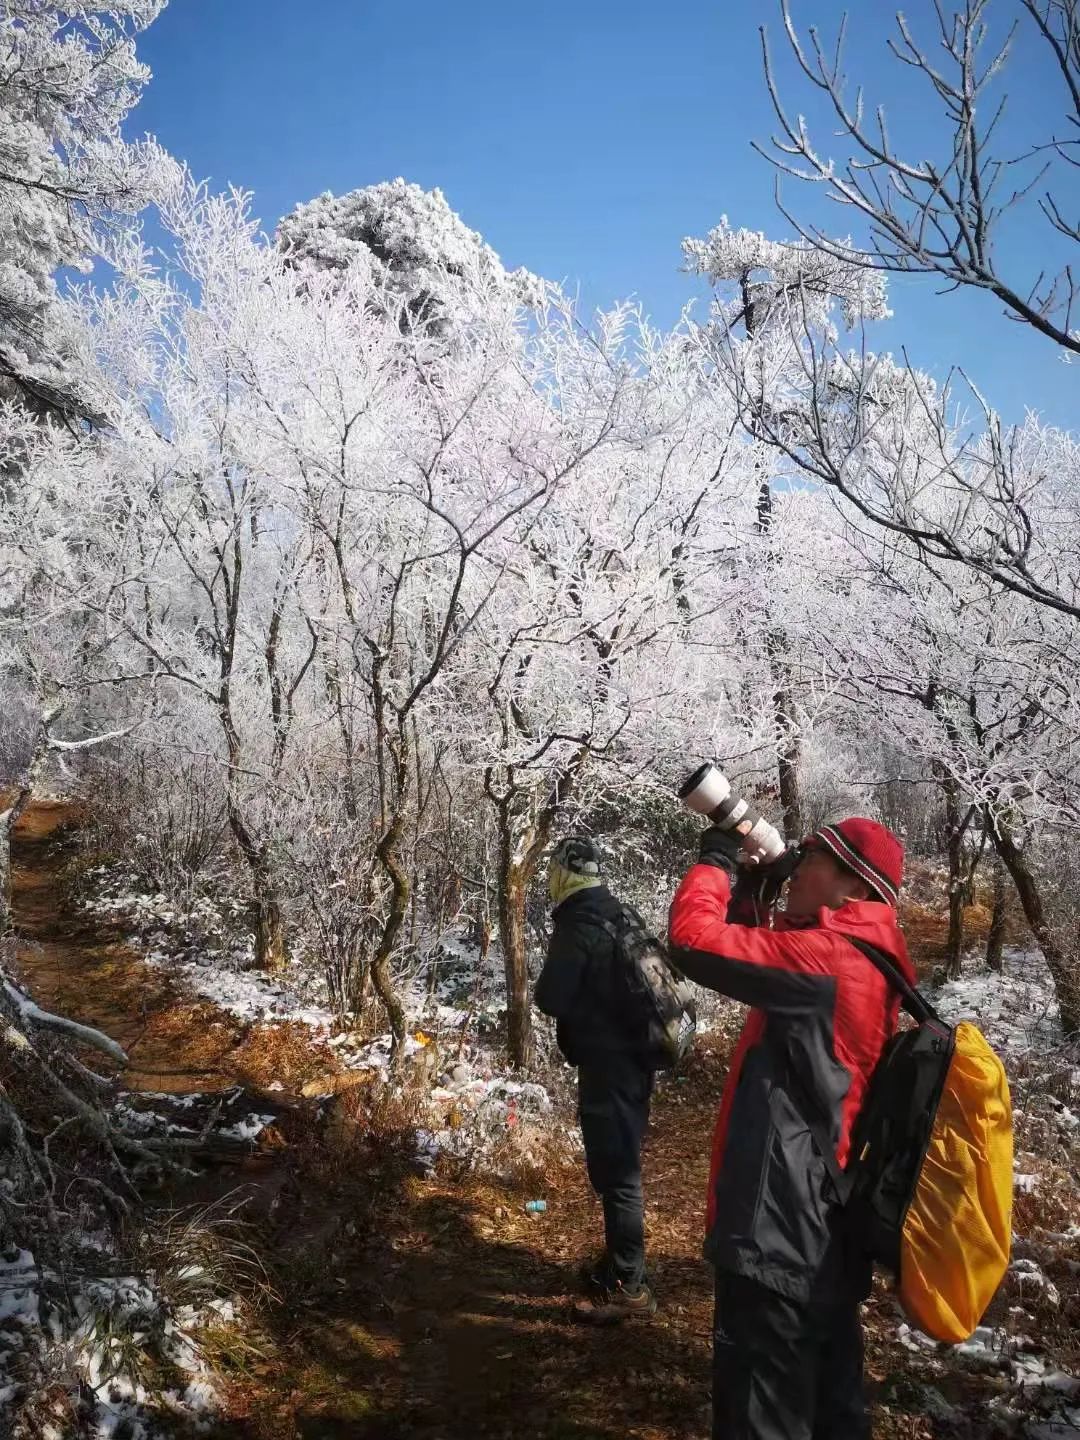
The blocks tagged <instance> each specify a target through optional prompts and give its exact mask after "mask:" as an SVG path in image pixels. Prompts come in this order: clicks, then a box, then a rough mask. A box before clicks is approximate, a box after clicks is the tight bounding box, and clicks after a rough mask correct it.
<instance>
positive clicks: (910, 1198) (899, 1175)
mask: <svg viewBox="0 0 1080 1440" xmlns="http://www.w3.org/2000/svg"><path fill="white" fill-rule="evenodd" d="M852 943H853V944H856V945H857V948H858V949H860V950H862V951H863V953H864V954H865V955H866V956H867V957H868V959H870V960H871V961H872V962H873V963H874V964H875V965H876V966H877V968H878V969H879V970H880V971H881V973H882V974H883V975H884V976H885V978H886V979H887V980H888V981H889V982H890V983H891V984H892V985H893V986H895V988H896V989H897V990H899V991H900V993H901V995H902V996H903V1003H904V1008H905V1010H907V1011H908V1013H909V1014H910V1015H911V1016H912V1017H913V1018H914V1019H915V1021H916V1022H917V1023H916V1026H915V1028H914V1029H909V1030H903V1031H901V1032H900V1033H899V1034H897V1035H895V1036H894V1037H893V1038H892V1040H890V1042H889V1044H888V1045H887V1046H886V1048H885V1051H884V1053H883V1054H882V1057H881V1060H880V1061H879V1063H878V1066H877V1069H876V1070H875V1071H874V1075H873V1078H872V1080H871V1083H870V1089H869V1092H868V1094H867V1098H866V1102H865V1104H864V1106H863V1108H862V1111H861V1112H860V1115H859V1118H858V1120H857V1121H856V1124H855V1129H854V1133H853V1135H852V1145H851V1160H850V1161H849V1164H848V1168H847V1170H846V1172H844V1173H843V1177H842V1188H841V1194H842V1198H845V1199H846V1202H847V1216H848V1219H849V1221H850V1226H851V1234H852V1237H853V1239H854V1240H855V1241H856V1243H857V1244H859V1245H860V1246H861V1247H862V1249H863V1251H864V1253H866V1254H868V1255H869V1256H870V1257H871V1258H872V1259H874V1260H876V1261H878V1262H880V1263H881V1264H883V1265H885V1266H887V1267H888V1268H889V1269H890V1270H891V1271H892V1272H893V1274H894V1275H896V1277H897V1279H898V1282H899V1295H900V1302H901V1304H902V1305H903V1307H904V1310H905V1311H906V1313H907V1315H908V1317H909V1319H910V1320H911V1321H912V1323H913V1324H915V1325H917V1326H918V1327H919V1329H920V1330H922V1331H924V1332H925V1333H926V1334H927V1335H929V1336H931V1337H932V1338H933V1339H935V1340H945V1341H948V1342H950V1343H953V1344H956V1343H958V1342H960V1341H962V1340H966V1339H968V1337H969V1336H970V1335H971V1333H972V1332H973V1331H974V1329H975V1327H976V1326H977V1325H978V1324H979V1322H980V1320H981V1319H982V1317H983V1313H984V1312H985V1310H986V1307H987V1306H988V1305H989V1303H990V1301H991V1300H992V1299H993V1296H994V1293H995V1291H996V1290H997V1288H998V1286H999V1285H1000V1284H1001V1281H1002V1279H1003V1277H1004V1275H1005V1271H1006V1270H1007V1268H1008V1264H1009V1247H1010V1244H1011V1240H1012V1196H1013V1141H1012V1105H1011V1102H1010V1099H1009V1085H1008V1081H1007V1080H1006V1078H1005V1070H1004V1067H1003V1066H1002V1063H1001V1061H1000V1060H999V1059H998V1057H997V1056H996V1055H995V1054H994V1052H993V1050H992V1049H991V1048H990V1046H989V1045H988V1044H987V1042H986V1040H985V1038H984V1037H983V1035H982V1034H981V1033H980V1031H979V1030H977V1029H976V1028H975V1026H974V1025H969V1024H967V1023H966V1022H961V1023H960V1024H959V1025H957V1026H955V1027H953V1026H950V1025H947V1024H946V1023H945V1022H944V1021H943V1020H942V1019H941V1017H940V1016H939V1015H938V1014H937V1013H936V1012H935V1011H934V1009H933V1007H932V1006H931V1005H930V1004H929V1002H928V1001H927V1000H926V999H925V998H924V997H923V996H922V995H921V994H920V993H919V992H918V991H917V990H916V989H914V987H913V986H911V985H909V984H908V982H907V981H906V980H905V979H904V977H903V976H902V975H901V974H900V972H899V971H898V970H897V969H896V967H895V966H894V965H893V964H892V962H891V961H890V960H889V958H888V957H887V956H885V955H883V954H882V953H881V952H880V951H878V950H876V949H874V947H872V946H870V945H866V944H863V943H859V942H856V941H852ZM830 1168H831V1167H830Z"/></svg>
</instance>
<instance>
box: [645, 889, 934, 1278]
mask: <svg viewBox="0 0 1080 1440" xmlns="http://www.w3.org/2000/svg"><path fill="white" fill-rule="evenodd" d="M730 895H731V890H730V882H729V880H728V877H727V874H726V872H725V871H724V870H722V869H720V868H719V867H717V866H715V865H709V864H699V865H695V866H693V867H692V869H691V870H690V871H689V873H688V874H687V875H686V877H685V879H684V880H683V882H682V884H681V885H680V886H679V889H678V892H677V894H676V896H675V899H674V901H673V902H672V906H671V917H670V926H669V938H670V941H671V946H672V953H673V958H674V959H675V961H676V963H677V964H678V965H679V967H680V968H681V969H682V970H683V971H684V972H685V974H686V975H687V976H689V978H690V979H691V980H694V981H696V982H697V984H699V985H704V986H706V987H707V988H709V989H711V990H718V991H719V992H720V993H721V994H723V995H729V996H731V997H732V999H734V1000H740V1001H742V1002H744V1003H745V1004H747V1005H750V1006H751V1007H752V1009H751V1011H750V1014H749V1016H748V1017H747V1019H746V1023H745V1024H744V1026H743V1030H742V1035H741V1036H740V1039H739V1043H738V1046H737V1048H736V1051H735V1054H734V1057H733V1058H732V1062H731V1069H730V1071H729V1074H728V1078H727V1083H726V1084H725V1086H724V1093H723V1097H722V1101H721V1105H720V1114H719V1117H718V1119H717V1123H716V1130H715V1132H714V1135H713V1149H712V1169H711V1173H710V1178H709V1206H708V1238H707V1240H706V1246H705V1252H706V1255H707V1256H708V1257H709V1259H711V1260H712V1261H713V1263H714V1264H715V1265H716V1266H717V1267H718V1268H719V1269H723V1270H731V1271H734V1272H735V1273H737V1274H740V1275H745V1276H747V1277H748V1278H750V1279H753V1280H756V1281H758V1282H759V1283H760V1284H763V1285H766V1286H768V1287H769V1288H771V1289H774V1290H778V1291H780V1292H781V1293H783V1294H785V1295H789V1296H791V1297H792V1298H793V1299H802V1300H805V1299H810V1298H815V1299H816V1298H830V1297H833V1296H840V1295H849V1294H850V1293H851V1292H852V1290H853V1289H862V1288H863V1287H864V1286H865V1284H866V1282H867V1280H868V1271H866V1269H865V1267H863V1266H862V1265H856V1264H854V1263H853V1262H852V1261H851V1260H850V1258H849V1257H848V1256H847V1255H846V1254H845V1253H844V1246H843V1237H842V1233H841V1229H840V1226H839V1225H838V1223H837V1220H838V1208H839V1207H838V1201H837V1197H836V1195H835V1191H834V1188H833V1186H832V1183H831V1181H830V1180H829V1178H828V1173H827V1170H826V1167H825V1162H824V1161H823V1160H822V1158H821V1155H820V1153H819V1152H818V1150H817V1147H816V1146H815V1144H814V1141H813V1138H812V1137H811V1134H810V1130H809V1127H808V1125H807V1123H806V1120H805V1118H804V1116H805V1114H806V1112H807V1109H808V1107H810V1106H813V1109H814V1112H815V1118H817V1119H818V1120H819V1121H820V1125H819V1129H824V1130H825V1132H826V1133H827V1134H829V1135H830V1136H831V1137H832V1139H833V1142H834V1144H835V1146H836V1158H837V1161H838V1162H839V1164H840V1165H841V1166H844V1165H845V1164H846V1163H847V1158H848V1147H849V1144H850V1139H851V1127H852V1124H853V1123H854V1120H855V1117H856V1115H857V1114H858V1111H859V1107H860V1106H861V1104H862V1101H863V1097H864V1095H865V1094H866V1088H867V1084H868V1082H869V1079H870V1075H871V1073H872V1071H873V1069H874V1067H875V1065H876V1064H877V1061H878V1058H879V1056H880V1055H881V1051H882V1049H883V1047H884V1045H885V1043H886V1041H887V1040H888V1039H889V1038H890V1036H891V1035H892V1034H893V1031H894V1029H895V1027H896V1017H897V1013H898V1010H899V1004H900V1001H899V996H898V995H896V994H895V993H894V992H892V991H891V989H890V987H889V986H888V985H887V984H886V982H885V980H884V979H883V977H882V976H881V974H880V972H879V971H878V970H877V969H876V968H875V966H874V965H873V963H872V962H871V961H870V960H869V959H868V958H867V956H866V955H864V954H863V953H862V952H861V951H860V950H858V949H857V948H856V947H855V946H854V945H851V944H849V943H848V940H847V939H846V937H847V936H849V935H850V936H854V937H856V938H858V939H860V940H863V941H866V942H868V943H869V944H871V945H874V946H876V947H877V948H878V949H879V950H883V951H885V953H886V954H887V955H889V956H890V957H891V958H892V960H893V961H894V962H895V963H896V964H897V966H898V968H899V969H900V970H901V971H902V972H903V973H904V974H905V975H906V976H907V977H908V978H909V979H910V980H912V981H914V979H915V975H914V971H913V969H912V965H911V962H910V960H909V959H908V954H907V948H906V946H905V944H904V937H903V935H902V934H901V933H900V930H899V928H898V926H897V923H896V912H895V911H894V910H893V908H892V906H891V905H886V904H884V903H883V902H879V901H870V900H856V901H849V903H848V904H846V905H844V906H842V907H841V908H840V909H839V910H821V911H820V912H819V914H818V916H817V920H816V922H801V923H800V922H798V921H787V920H785V917H784V916H783V915H779V916H777V923H776V928H775V929H766V928H763V927H757V926H756V925H755V924H754V916H753V907H752V906H751V907H749V911H750V913H746V909H745V908H744V907H740V908H739V915H738V916H736V915H735V914H734V913H733V914H732V916H731V917H730V918H729V916H728V904H729V900H730Z"/></svg>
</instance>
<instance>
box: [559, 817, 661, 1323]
mask: <svg viewBox="0 0 1080 1440" xmlns="http://www.w3.org/2000/svg"><path fill="white" fill-rule="evenodd" d="M600 863H601V857H600V851H599V849H598V848H597V846H596V845H595V844H594V843H593V842H592V841H591V840H589V839H577V838H571V839H568V840H564V841H563V842H562V843H561V844H560V845H559V846H558V847H557V848H556V850H555V852H554V854H553V855H552V857H551V863H550V868H549V871H548V891H549V894H550V896H551V900H552V903H553V905H554V910H553V912H552V920H553V928H552V934H551V943H550V945H549V948H548V954H547V960H546V962H545V964H544V968H543V970H542V971H541V973H540V978H539V979H538V980H537V982H536V991H535V995H534V999H535V1001H536V1004H537V1006H538V1007H539V1008H540V1009H541V1010H542V1011H543V1012H544V1013H545V1014H546V1015H551V1016H554V1018H555V1020H556V1037H557V1039H558V1043H559V1049H560V1050H561V1051H562V1053H563V1055H564V1056H565V1057H566V1059H567V1060H568V1061H569V1062H570V1064H571V1065H576V1066H577V1069H578V1118H579V1120H580V1122H581V1135H582V1139H583V1141H584V1143H585V1163H586V1166H587V1169H588V1173H589V1181H590V1183H591V1184H592V1187H593V1189H594V1190H595V1191H596V1193H597V1195H599V1197H600V1199H601V1201H602V1202H603V1207H604V1233H605V1241H606V1243H605V1248H604V1253H603V1255H602V1256H601V1257H600V1258H599V1259H598V1260H597V1261H596V1262H594V1263H591V1264H590V1265H589V1266H587V1267H586V1270H585V1272H584V1274H583V1279H584V1280H585V1281H586V1285H587V1288H588V1292H589V1298H588V1300H587V1301H586V1302H585V1303H584V1304H583V1305H580V1306H578V1307H577V1308H578V1314H579V1316H580V1317H581V1318H582V1319H584V1320H588V1321H591V1322H593V1323H596V1324H617V1323H618V1322H619V1321H622V1320H625V1319H628V1318H631V1317H639V1318H642V1317H648V1316H650V1315H652V1314H653V1313H654V1311H655V1309H656V1301H655V1299H654V1298H653V1294H652V1291H651V1289H650V1287H649V1285H648V1284H647V1282H646V1279H645V1218H644V1207H643V1201H642V1193H641V1142H642V1139H643V1138H644V1135H645V1131H646V1128H647V1127H648V1123H649V1100H650V1098H651V1096H652V1088H653V1072H652V1069H651V1067H650V1065H649V1063H648V1062H647V1060H646V1059H645V1057H644V1056H642V1055H641V1054H640V1052H639V1050H638V1048H637V1042H636V1041H635V1039H634V1037H633V1035H632V1034H631V1032H630V1028H629V1026H628V1024H627V1022H626V1021H625V1019H624V1018H623V1004H624V1002H623V1000H622V992H621V991H620V988H619V986H620V976H619V974H618V969H617V966H618V962H619V957H618V954H617V951H616V948H615V938H614V936H613V934H612V933H611V931H610V930H609V929H607V928H606V926H614V927H615V928H616V929H617V928H618V926H619V923H620V918H621V915H622V907H621V906H620V904H619V902H618V901H617V900H616V899H615V897H614V896H613V895H612V894H611V891H610V890H609V889H608V888H607V886H606V885H605V884H604V882H603V880H602V878H601V875H600Z"/></svg>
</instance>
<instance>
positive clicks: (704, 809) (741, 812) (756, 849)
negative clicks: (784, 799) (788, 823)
mask: <svg viewBox="0 0 1080 1440" xmlns="http://www.w3.org/2000/svg"><path fill="white" fill-rule="evenodd" d="M679 799H680V800H681V801H682V802H683V804H684V805H686V806H687V807H688V808H689V809H691V810H693V811H694V812H695V813H696V814H698V815H705V816H707V817H708V819H709V820H711V821H712V823H713V824H714V825H715V826H717V828H718V829H720V830H730V831H732V832H733V834H734V835H736V836H737V837H738V841H739V844H740V846H741V847H742V849H743V851H744V852H745V854H746V856H747V858H748V859H750V860H754V861H757V862H758V863H759V864H763V865H767V864H769V863H770V862H771V861H773V860H778V859H779V858H780V856H781V855H783V854H784V853H785V852H786V850H787V848H788V847H787V844H786V843H785V841H784V837H783V836H782V835H781V834H780V832H779V830H777V828H776V826H775V825H773V824H771V823H770V821H768V820H766V819H765V817H764V815H759V814H758V812H757V811H756V810H754V809H752V808H751V807H750V805H749V804H748V803H747V801H745V800H743V799H742V798H741V797H740V796H738V795H735V794H734V793H733V792H732V789H731V782H730V781H729V780H728V778H727V776H726V775H725V774H724V772H723V771H722V770H721V769H720V768H719V766H718V765H714V764H713V762H712V761H711V760H707V761H706V762H705V764H704V765H699V766H698V768H697V769H696V770H695V771H694V773H693V774H692V775H688V776H687V777H686V779H685V780H684V781H683V783H682V784H681V785H680V786H679Z"/></svg>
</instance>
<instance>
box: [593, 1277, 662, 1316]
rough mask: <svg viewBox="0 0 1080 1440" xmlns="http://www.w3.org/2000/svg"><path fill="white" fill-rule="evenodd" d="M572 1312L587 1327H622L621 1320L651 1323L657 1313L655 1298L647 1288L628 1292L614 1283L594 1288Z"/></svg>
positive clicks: (646, 1286)
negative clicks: (603, 1287)
mask: <svg viewBox="0 0 1080 1440" xmlns="http://www.w3.org/2000/svg"><path fill="white" fill-rule="evenodd" d="M574 1313H575V1315H576V1316H577V1318H578V1319H579V1320H583V1321H584V1322H585V1324H586V1325H621V1324H622V1322H623V1321H624V1320H651V1319H652V1317H653V1316H654V1315H655V1314H656V1296H655V1295H654V1294H653V1292H652V1291H651V1290H650V1289H649V1287H648V1285H642V1286H641V1288H640V1289H639V1290H627V1289H625V1288H624V1287H623V1286H622V1285H620V1284H618V1283H616V1284H615V1285H613V1286H610V1287H609V1288H607V1289H597V1290H596V1292H595V1293H594V1294H593V1295H591V1296H590V1297H589V1299H588V1300H581V1301H579V1302H578V1304H577V1305H575V1306H574Z"/></svg>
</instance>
